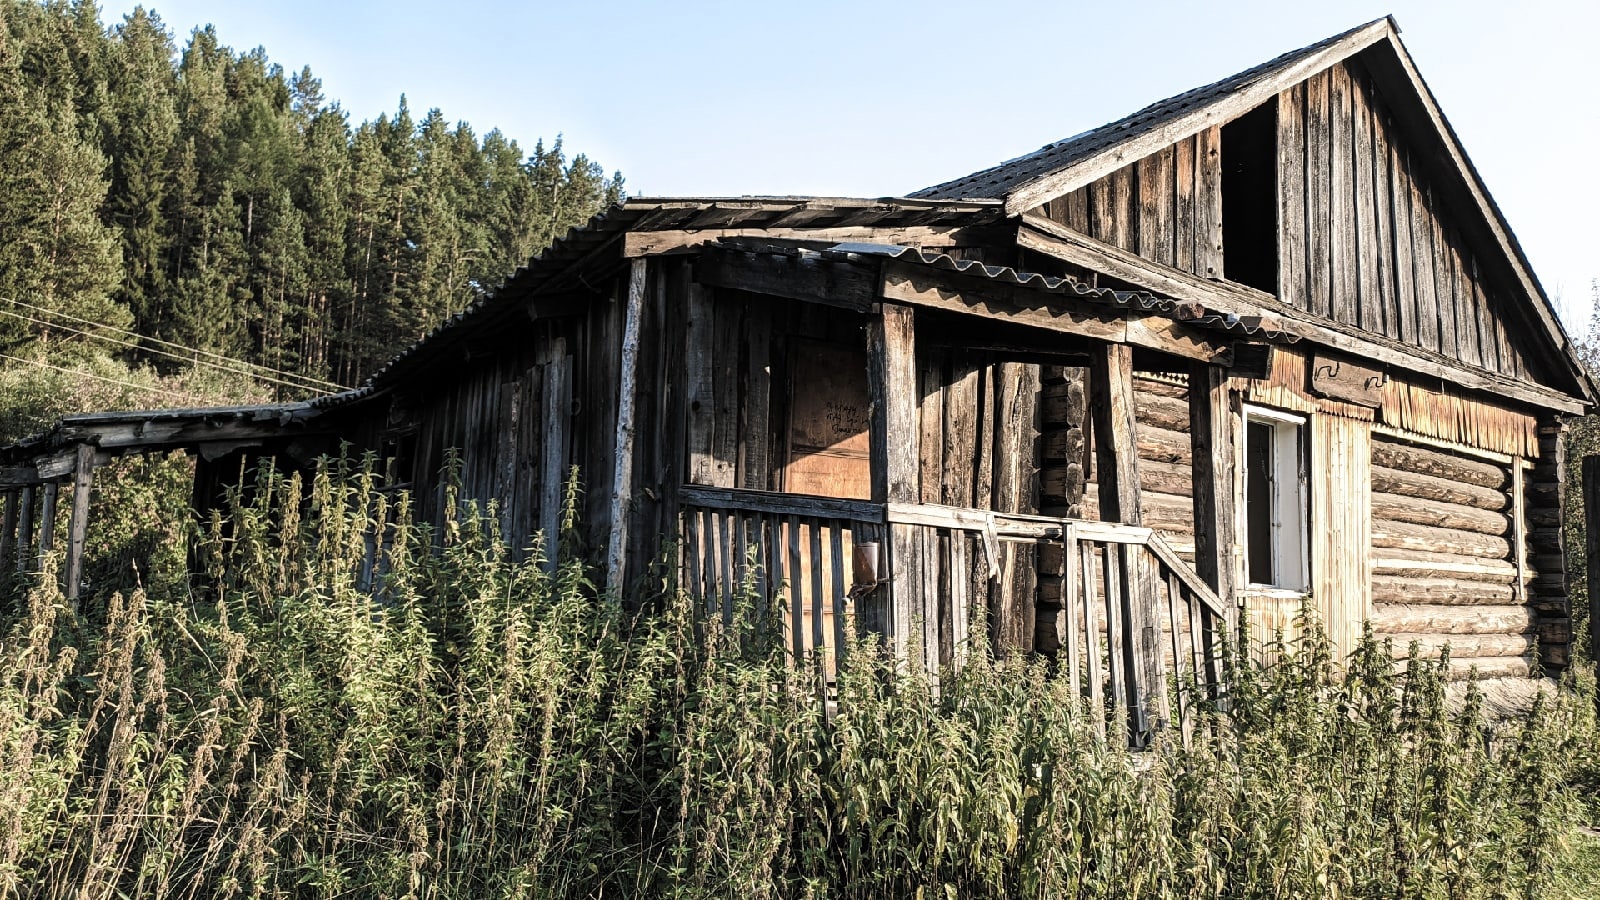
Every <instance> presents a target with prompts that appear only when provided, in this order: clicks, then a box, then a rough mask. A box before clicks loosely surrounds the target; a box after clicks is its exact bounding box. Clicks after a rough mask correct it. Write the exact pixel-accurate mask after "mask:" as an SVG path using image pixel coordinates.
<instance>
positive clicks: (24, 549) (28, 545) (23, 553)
mask: <svg viewBox="0 0 1600 900" xmlns="http://www.w3.org/2000/svg"><path fill="white" fill-rule="evenodd" d="M17 507H18V508H17V571H18V572H28V571H31V569H30V567H31V566H32V565H33V485H31V484H30V485H27V486H25V487H23V489H22V497H21V499H20V500H18V503H17Z"/></svg>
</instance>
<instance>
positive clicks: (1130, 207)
mask: <svg viewBox="0 0 1600 900" xmlns="http://www.w3.org/2000/svg"><path fill="white" fill-rule="evenodd" d="M1137 177H1138V176H1137V174H1136V173H1135V171H1134V167H1133V165H1131V164H1130V165H1126V166H1123V167H1122V168H1120V169H1118V170H1116V171H1115V172H1112V173H1111V174H1110V175H1108V176H1107V177H1106V181H1108V182H1110V187H1111V193H1110V196H1109V198H1108V202H1109V204H1110V208H1109V210H1108V213H1109V216H1110V219H1109V221H1108V223H1107V225H1106V227H1105V230H1106V234H1107V237H1106V241H1107V242H1108V243H1110V244H1112V245H1114V246H1117V247H1121V248H1122V249H1123V250H1127V251H1129V252H1134V253H1136V252H1138V240H1139V231H1138V227H1139V208H1138V196H1139V195H1138V185H1137V184H1136V183H1135V182H1136V179H1137Z"/></svg>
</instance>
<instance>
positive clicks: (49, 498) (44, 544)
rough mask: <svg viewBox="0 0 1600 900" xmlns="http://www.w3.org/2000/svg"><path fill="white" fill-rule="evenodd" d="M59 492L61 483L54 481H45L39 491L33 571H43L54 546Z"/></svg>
mask: <svg viewBox="0 0 1600 900" xmlns="http://www.w3.org/2000/svg"><path fill="white" fill-rule="evenodd" d="M60 492H61V484H60V482H56V481H47V482H45V484H44V487H43V488H41V489H40V492H39V493H40V499H39V541H38V553H39V559H38V563H37V564H36V565H35V566H34V570H35V571H39V572H43V571H44V566H45V559H46V557H48V556H49V555H50V553H51V552H52V551H54V550H55V548H56V500H57V498H58V496H59V495H60Z"/></svg>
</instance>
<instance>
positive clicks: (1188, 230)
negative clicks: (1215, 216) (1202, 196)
mask: <svg viewBox="0 0 1600 900" xmlns="http://www.w3.org/2000/svg"><path fill="white" fill-rule="evenodd" d="M1195 144H1196V141H1195V139H1194V138H1193V137H1186V138H1184V139H1183V140H1181V141H1179V142H1178V143H1177V145H1176V146H1175V147H1173V177H1174V181H1173V200H1174V205H1173V215H1174V219H1173V224H1172V230H1173V239H1174V240H1175V241H1176V244H1177V246H1176V248H1175V252H1176V255H1175V256H1174V258H1173V261H1172V264H1173V265H1175V266H1177V267H1178V268H1180V269H1182V270H1184V271H1185V272H1194V271H1196V269H1195V249H1196V248H1195V243H1196V241H1197V239H1198V236H1197V235H1196V234H1195V227H1194V225H1195V213H1194V198H1195V176H1196V171H1195V159H1194V151H1195Z"/></svg>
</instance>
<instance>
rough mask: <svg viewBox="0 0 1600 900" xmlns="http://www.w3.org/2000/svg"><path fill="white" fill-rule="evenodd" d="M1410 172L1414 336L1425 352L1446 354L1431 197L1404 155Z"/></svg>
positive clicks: (1408, 158) (1410, 162) (1409, 160)
mask: <svg viewBox="0 0 1600 900" xmlns="http://www.w3.org/2000/svg"><path fill="white" fill-rule="evenodd" d="M1407 170H1408V171H1409V172H1410V173H1411V241H1412V265H1413V277H1414V280H1415V283H1416V291H1417V335H1418V337H1419V338H1420V339H1421V346H1422V347H1423V348H1424V349H1426V350H1433V351H1435V352H1445V348H1443V347H1441V345H1440V324H1439V296H1438V293H1439V282H1438V278H1437V276H1436V275H1435V273H1434V267H1435V265H1436V259H1435V256H1434V240H1435V238H1434V233H1433V210H1432V197H1431V196H1430V195H1429V193H1428V190H1427V188H1426V187H1425V186H1423V185H1422V184H1420V183H1419V182H1418V181H1417V180H1416V175H1417V173H1416V171H1415V169H1414V165H1413V161H1412V160H1411V158H1410V157H1409V155H1408V156H1407Z"/></svg>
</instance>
